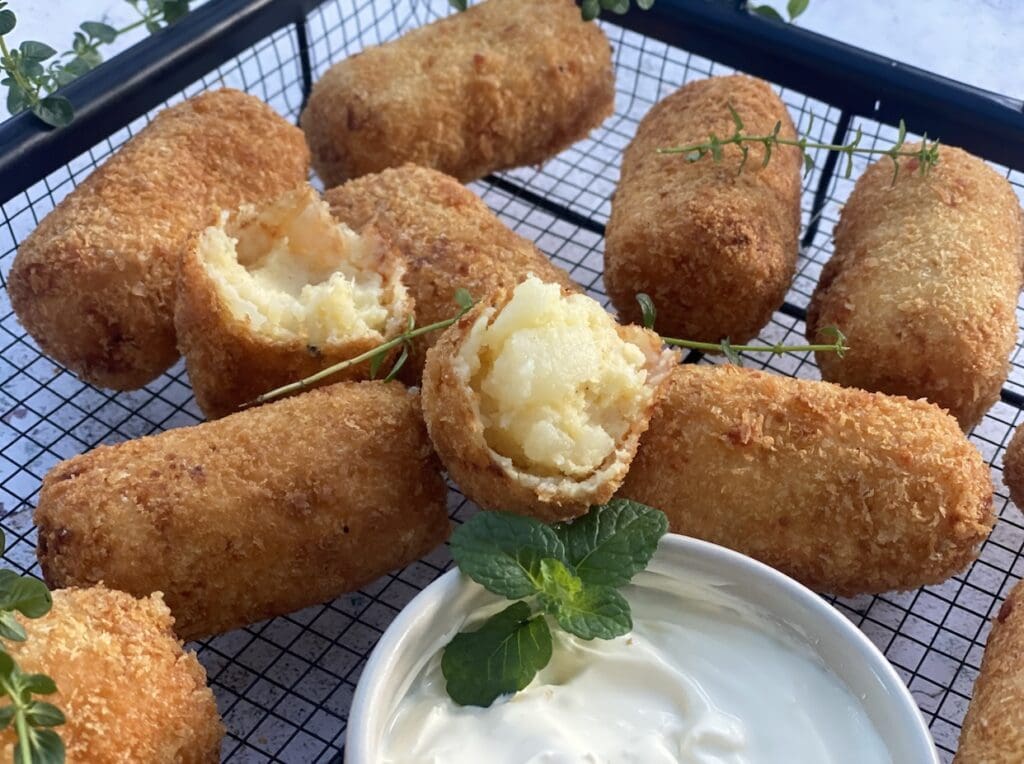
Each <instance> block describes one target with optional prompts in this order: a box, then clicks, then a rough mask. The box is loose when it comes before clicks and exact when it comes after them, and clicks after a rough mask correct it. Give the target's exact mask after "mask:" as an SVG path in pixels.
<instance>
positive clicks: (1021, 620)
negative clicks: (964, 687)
mask: <svg viewBox="0 0 1024 764" xmlns="http://www.w3.org/2000/svg"><path fill="white" fill-rule="evenodd" d="M1022 720H1024V587H1022V586H1021V585H1020V583H1019V582H1018V583H1017V585H1015V586H1014V587H1013V589H1012V590H1011V591H1010V594H1009V596H1008V597H1007V598H1006V600H1005V601H1004V602H1003V604H1002V606H1001V607H1000V608H999V614H998V615H997V616H996V618H995V620H994V621H993V623H992V631H991V632H990V633H989V636H988V642H987V644H986V645H985V654H984V656H983V657H982V661H981V673H980V674H978V678H977V680H976V681H975V682H974V692H973V698H972V699H971V704H970V705H969V706H968V707H967V716H966V717H964V721H963V725H962V726H961V728H960V745H959V747H958V748H957V752H956V758H954V759H953V764H1020V762H1021V761H1024V726H1022V725H1021V721H1022Z"/></svg>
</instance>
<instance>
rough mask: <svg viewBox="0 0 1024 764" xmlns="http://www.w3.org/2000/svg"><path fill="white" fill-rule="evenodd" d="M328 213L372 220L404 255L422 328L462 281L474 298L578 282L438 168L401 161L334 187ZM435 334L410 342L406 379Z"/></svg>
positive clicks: (453, 308) (441, 315)
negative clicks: (519, 287) (534, 281)
mask: <svg viewBox="0 0 1024 764" xmlns="http://www.w3.org/2000/svg"><path fill="white" fill-rule="evenodd" d="M324 198H325V199H326V200H327V202H328V203H329V204H330V205H331V212H332V213H333V214H334V215H335V216H336V217H337V218H338V219H339V220H342V221H344V222H345V223H347V224H348V225H350V226H352V227H353V228H355V229H356V230H360V229H361V228H362V227H363V226H364V225H366V224H367V223H369V222H371V221H372V222H373V223H374V225H375V226H376V227H377V229H378V230H379V231H380V232H381V233H382V234H383V235H384V236H385V237H386V238H387V239H388V240H389V241H391V242H392V243H393V244H394V245H395V246H397V247H398V249H399V251H400V252H401V253H402V254H403V255H404V256H405V258H406V261H407V267H408V269H409V270H408V271H407V274H406V276H405V285H406V287H407V288H408V290H409V294H410V295H411V296H412V298H413V301H414V302H415V305H416V323H417V324H418V325H419V326H426V325H428V324H432V323H434V322H436V321H443V320H444V319H447V318H451V317H452V316H454V315H455V314H456V312H457V311H458V306H457V305H456V303H455V292H456V290H458V289H459V288H460V287H461V288H464V289H466V290H467V291H469V293H470V295H471V296H472V297H473V298H474V299H475V300H477V301H478V302H479V301H485V300H487V299H488V298H489V297H491V296H492V295H494V294H495V293H496V292H498V291H499V290H502V289H512V288H514V287H515V286H516V284H518V283H519V282H521V281H523V280H524V279H525V278H526V277H527V276H528V275H529V274H531V273H532V274H534V275H535V276H537V278H539V279H540V280H541V281H546V282H550V283H555V284H559V285H561V286H564V287H566V288H568V289H572V290H578V289H579V287H577V286H576V284H575V283H574V282H573V281H572V279H571V278H569V274H568V273H566V272H565V271H564V270H562V269H561V268H559V267H558V266H557V265H555V264H554V263H552V262H551V261H550V260H549V259H548V258H547V257H546V256H545V255H544V253H543V252H541V251H540V250H539V249H537V247H536V246H534V244H533V242H531V241H529V240H527V239H525V238H523V237H522V236H520V235H519V234H517V233H515V232H513V231H512V230H510V229H509V228H508V227H507V226H506V225H505V224H504V223H502V222H501V221H500V220H498V218H497V217H495V215H494V213H493V212H491V211H490V209H488V207H487V205H486V204H484V202H483V201H482V200H481V199H480V198H479V197H478V196H477V195H476V194H474V193H473V192H472V191H470V190H469V189H468V188H466V187H465V186H463V185H462V184H461V183H459V182H458V181H456V180H455V179H454V178H451V177H449V176H447V175H445V174H443V173H440V172H437V171H436V170H428V169H426V168H425V167H416V166H415V165H405V166H404V167H399V168H397V169H394V170H385V171H384V172H382V173H379V174H377V175H367V176H366V177H363V178H359V179H358V180H353V181H349V182H348V183H346V184H345V185H343V186H338V187H337V188H332V189H331V190H329V191H328V192H327V193H326V194H325V195H324ZM438 336H439V333H438V332H434V333H432V334H427V335H424V336H423V337H422V338H420V339H419V340H417V341H416V342H415V343H414V344H413V353H412V356H411V358H410V360H409V364H408V373H407V377H406V378H407V379H409V381H410V382H418V381H419V378H420V375H421V373H422V371H423V364H424V361H425V359H426V352H427V349H428V348H430V347H431V346H432V345H433V344H434V343H435V342H437V339H438Z"/></svg>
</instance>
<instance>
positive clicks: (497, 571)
mask: <svg viewBox="0 0 1024 764" xmlns="http://www.w3.org/2000/svg"><path fill="white" fill-rule="evenodd" d="M667 531H668V519H667V518H666V517H665V515H664V514H663V513H662V512H660V511H658V510H656V509H652V508H651V507H647V506H645V505H643V504H639V503H637V502H633V501H629V500H626V499H613V500H612V501H610V502H609V503H608V504H603V505H601V506H597V507H592V508H591V509H590V512H589V513H588V514H587V515H585V516H584V517H581V518H578V519H576V520H574V521H572V522H569V523H560V524H558V525H554V526H548V525H545V524H544V523H542V522H540V521H538V520H534V519H532V518H529V517H523V516H521V515H515V514H511V513H507V512H481V513H480V514H478V515H476V516H475V517H473V518H472V519H470V520H469V521H468V522H466V523H464V524H463V525H461V526H459V527H458V528H456V529H455V532H454V533H453V534H452V540H451V551H452V556H453V557H454V558H455V562H456V563H457V564H458V566H459V569H460V570H461V571H462V572H463V573H465V574H466V575H467V576H469V577H470V578H471V579H473V580H474V581H476V582H477V583H478V584H480V585H481V586H483V587H484V588H485V589H487V590H488V591H490V592H493V593H494V594H497V595H499V596H502V597H505V598H507V599H510V600H518V601H517V602H515V603H514V604H512V605H510V606H509V607H507V608H505V609H504V610H502V611H501V612H500V613H497V614H496V615H493V616H491V617H490V618H488V619H487V620H486V621H484V623H483V625H482V626H480V628H478V629H476V630H475V631H470V632H462V633H460V634H458V635H456V637H455V638H454V639H453V640H452V641H451V642H450V643H449V644H448V646H447V647H445V650H444V655H443V656H442V659H441V671H442V673H443V674H444V677H445V681H446V683H447V690H448V695H449V696H450V697H451V698H452V700H454V701H455V702H456V703H458V704H460V705H473V706H485V707H486V706H489V705H491V703H493V702H494V701H495V700H496V699H497V698H499V697H501V696H502V695H508V694H510V693H513V692H518V691H519V690H521V689H523V688H524V687H526V686H527V685H528V684H529V683H530V682H531V681H533V678H534V677H535V676H536V675H537V672H538V671H540V670H541V669H542V668H544V667H545V666H546V665H547V664H548V661H550V660H551V653H552V646H551V631H550V625H549V623H548V618H549V617H550V618H551V619H553V620H554V622H555V623H557V624H558V626H559V627H560V628H561V629H562V630H563V631H566V632H568V633H570V634H573V635H575V636H577V637H579V638H580V639H586V640H590V639H614V638H615V637H619V636H622V635H623V634H626V633H628V632H629V631H630V629H632V628H633V620H632V616H631V615H630V610H629V602H628V601H627V600H626V598H625V597H623V596H622V594H621V593H620V592H618V591H617V587H620V586H625V585H626V584H628V583H629V582H630V580H632V578H633V576H635V575H636V574H637V573H638V572H639V571H641V570H643V569H644V568H646V567H647V565H648V563H649V562H650V560H651V557H652V555H653V554H654V550H655V549H656V548H657V546H658V540H659V539H660V538H661V537H662V536H663V535H664V534H665V533H666V532H667Z"/></svg>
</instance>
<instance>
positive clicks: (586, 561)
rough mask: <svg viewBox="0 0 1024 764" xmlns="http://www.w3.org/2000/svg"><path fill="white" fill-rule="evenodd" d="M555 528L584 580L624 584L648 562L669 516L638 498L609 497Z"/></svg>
mask: <svg viewBox="0 0 1024 764" xmlns="http://www.w3.org/2000/svg"><path fill="white" fill-rule="evenodd" d="M555 531H556V533H557V534H558V536H559V538H561V539H562V543H563V544H564V545H565V553H566V558H567V560H568V563H569V564H570V565H571V566H572V567H573V569H574V570H575V571H576V575H577V576H579V577H580V579H581V580H582V581H583V582H584V583H585V584H600V585H602V586H625V585H626V584H628V583H629V582H630V581H631V580H632V578H633V576H635V575H636V574H637V573H638V572H640V571H641V570H643V569H644V568H646V567H647V565H648V564H649V563H650V561H651V557H652V556H653V555H654V551H655V550H656V549H657V548H658V541H659V539H661V537H662V536H664V535H665V534H666V533H667V532H668V518H667V517H665V513H664V512H661V511H659V510H657V509H653V508H651V507H648V506H646V505H644V504H640V503H639V502H636V501H630V500H629V499H612V500H611V501H610V502H608V503H607V504H604V505H602V506H599V507H592V508H591V510H590V512H588V513H587V514H586V515H584V516H583V517H579V518H577V519H576V520H573V521H572V522H570V523H562V524H560V525H557V526H555Z"/></svg>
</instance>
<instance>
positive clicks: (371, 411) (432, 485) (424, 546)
mask: <svg viewBox="0 0 1024 764" xmlns="http://www.w3.org/2000/svg"><path fill="white" fill-rule="evenodd" d="M445 498H446V489H445V485H444V480H443V479H442V477H441V473H440V465H439V463H438V461H437V457H436V456H435V454H434V450H433V448H432V447H431V445H430V441H429V440H428V438H427V432H426V428H425V426H424V424H423V419H422V417H421V415H420V407H419V396H418V394H416V393H414V392H411V391H407V390H406V389H405V388H404V387H402V386H401V385H400V384H398V383H397V382H395V383H383V382H362V383H357V382H343V383H339V384H336V385H332V386H330V387H324V388H320V389H317V390H313V391H311V392H308V393H304V394H302V395H299V396H296V397H294V398H288V399H285V400H282V401H278V402H276V403H271V404H268V405H266V406H261V407H260V408H256V409H249V410H246V411H242V412H240V413H237V414H232V415H231V416H228V417H225V418H223V419H218V420H216V421H213V422H206V423H204V424H200V425H196V426H195V427H186V428H182V429H178V430H170V431H168V432H164V433H162V434H160V435H155V436H152V437H148V438H141V439H138V440H131V441H127V442H125V443H120V444H118V445H116V446H100V447H99V448H97V449H95V450H93V451H91V452H89V453H87V454H84V455H81V456H76V457H75V458H73V459H69V460H68V461H65V462H62V463H60V464H58V465H57V466H56V467H54V468H53V469H52V470H51V471H50V472H49V474H47V476H46V478H45V479H44V481H43V487H42V490H41V493H40V497H39V505H38V507H37V509H36V515H35V517H36V525H37V526H38V527H39V542H38V544H39V545H38V549H37V553H38V556H39V561H40V564H41V566H42V568H43V574H44V576H45V578H46V580H47V582H48V583H49V584H50V585H52V586H83V585H88V584H93V583H96V582H99V581H103V582H105V583H106V584H107V585H108V586H113V587H116V588H118V589H122V590H124V591H127V592H131V593H132V594H135V595H137V596H145V595H148V594H149V593H151V592H154V591H162V592H163V593H164V597H165V599H166V600H167V604H168V606H169V607H170V609H171V612H172V613H173V614H174V619H175V629H176V631H177V632H178V634H180V635H181V636H182V637H183V638H185V639H193V638H196V637H200V636H204V635H208V634H215V633H219V632H222V631H227V630H228V629H232V628H235V627H238V626H243V625H245V624H249V623H253V622H255V621H259V620H262V619H264V618H269V617H271V616H275V615H280V614H282V613H289V612H291V611H293V610H298V609H299V608H303V607H306V606H308V605H313V604H316V603H320V602H324V601H326V600H329V599H332V598H334V597H337V596H339V595H341V594H343V593H345V592H348V591H352V590H354V589H357V588H359V587H360V586H362V585H363V584H366V583H368V582H370V581H372V580H373V579H375V578H377V577H378V576H381V575H383V574H384V573H386V572H387V571H389V570H392V569H394V568H398V567H401V566H403V565H406V564H408V563H410V562H412V561H414V560H417V559H419V558H420V557H421V556H423V555H424V554H426V553H427V552H429V551H430V550H431V549H433V548H434V547H435V546H437V545H438V544H440V543H441V542H443V541H444V540H445V538H447V536H448V515H447V512H446V509H445Z"/></svg>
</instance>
